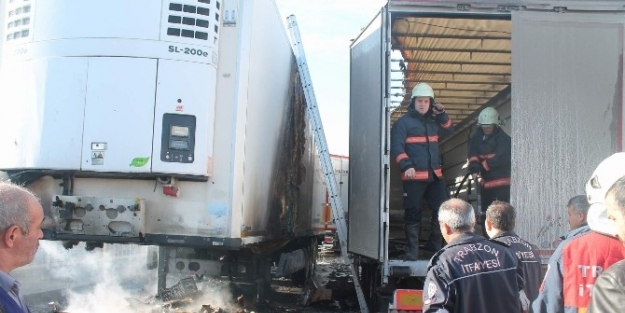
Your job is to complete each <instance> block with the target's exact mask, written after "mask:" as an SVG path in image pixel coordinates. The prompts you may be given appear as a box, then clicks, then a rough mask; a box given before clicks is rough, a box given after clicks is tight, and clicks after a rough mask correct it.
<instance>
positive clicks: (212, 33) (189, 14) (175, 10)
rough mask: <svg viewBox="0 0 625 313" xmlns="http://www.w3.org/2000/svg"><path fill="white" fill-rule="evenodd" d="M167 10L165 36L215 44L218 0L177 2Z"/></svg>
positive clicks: (181, 0)
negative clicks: (210, 41)
mask: <svg viewBox="0 0 625 313" xmlns="http://www.w3.org/2000/svg"><path fill="white" fill-rule="evenodd" d="M168 10H169V11H168V12H167V36H172V37H182V38H189V39H196V40H201V41H209V40H214V42H212V43H216V42H217V38H218V34H219V19H220V15H221V3H220V0H186V1H184V0H178V1H176V2H170V3H169V7H168Z"/></svg>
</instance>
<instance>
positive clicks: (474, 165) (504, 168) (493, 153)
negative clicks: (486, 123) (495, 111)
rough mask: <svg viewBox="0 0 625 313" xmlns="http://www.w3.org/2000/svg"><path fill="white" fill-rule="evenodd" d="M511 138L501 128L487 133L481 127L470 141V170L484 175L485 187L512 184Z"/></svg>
mask: <svg viewBox="0 0 625 313" xmlns="http://www.w3.org/2000/svg"><path fill="white" fill-rule="evenodd" d="M511 149H512V145H511V140H510V136H508V134H506V132H504V131H503V130H502V129H501V128H499V127H495V129H494V130H493V133H492V134H491V135H488V136H487V135H485V134H484V131H483V130H482V128H481V127H478V129H477V130H476V131H475V134H473V137H471V140H470V141H469V171H470V172H471V173H475V174H477V173H479V174H480V176H482V183H483V187H484V188H486V189H488V188H495V187H501V186H510V167H511V164H512V161H511Z"/></svg>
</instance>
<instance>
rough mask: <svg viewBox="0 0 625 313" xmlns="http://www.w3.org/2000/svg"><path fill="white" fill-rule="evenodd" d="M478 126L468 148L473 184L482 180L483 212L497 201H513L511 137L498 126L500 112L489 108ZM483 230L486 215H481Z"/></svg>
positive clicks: (479, 117)
mask: <svg viewBox="0 0 625 313" xmlns="http://www.w3.org/2000/svg"><path fill="white" fill-rule="evenodd" d="M477 124H478V126H480V127H478V128H477V130H476V131H475V133H474V134H473V136H472V137H471V140H470V141H469V144H468V145H469V147H468V152H469V153H468V158H469V172H471V174H472V176H473V181H475V182H477V179H478V175H479V176H480V177H481V181H480V185H479V187H478V188H480V195H481V207H480V208H479V209H480V210H481V211H480V212H481V213H482V214H483V213H484V212H486V209H487V208H488V206H489V205H490V204H491V202H493V201H495V200H499V201H504V202H510V167H511V153H510V151H511V140H510V136H508V134H506V132H504V131H503V129H501V127H499V113H497V110H495V109H493V108H491V107H487V108H484V109H483V110H482V112H480V115H479V116H478V119H477ZM479 219H480V224H481V226H482V230H484V225H483V216H479Z"/></svg>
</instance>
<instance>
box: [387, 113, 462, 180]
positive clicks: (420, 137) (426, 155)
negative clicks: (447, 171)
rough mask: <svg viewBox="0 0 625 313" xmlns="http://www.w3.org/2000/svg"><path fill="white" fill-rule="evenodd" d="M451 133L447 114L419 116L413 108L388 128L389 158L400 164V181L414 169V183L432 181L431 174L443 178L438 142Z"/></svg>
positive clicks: (451, 129) (450, 122)
mask: <svg viewBox="0 0 625 313" xmlns="http://www.w3.org/2000/svg"><path fill="white" fill-rule="evenodd" d="M453 131H454V126H453V123H452V121H451V119H450V118H449V116H448V115H447V113H441V114H437V115H436V116H433V115H432V113H431V110H430V111H429V112H428V113H426V114H425V115H421V114H419V112H417V111H416V110H415V109H414V108H413V107H412V106H410V107H408V113H407V114H405V115H404V116H402V117H401V118H399V119H398V120H397V121H396V122H395V124H393V127H392V128H391V157H392V158H393V159H394V160H395V161H396V162H397V163H398V164H399V167H400V169H401V171H402V180H407V178H406V177H405V175H404V173H405V172H406V170H408V169H410V168H414V169H415V172H416V178H415V179H414V180H420V181H429V180H432V179H433V178H434V177H432V175H431V173H434V175H436V176H437V177H439V178H441V177H443V172H442V171H441V161H440V158H441V156H440V150H439V142H440V140H442V139H443V138H445V137H446V136H448V135H450V134H451V133H453Z"/></svg>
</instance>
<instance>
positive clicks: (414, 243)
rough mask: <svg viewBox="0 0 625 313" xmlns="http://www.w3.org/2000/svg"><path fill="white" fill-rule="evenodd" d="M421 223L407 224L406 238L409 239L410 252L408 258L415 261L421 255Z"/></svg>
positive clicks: (405, 226) (405, 228)
mask: <svg viewBox="0 0 625 313" xmlns="http://www.w3.org/2000/svg"><path fill="white" fill-rule="evenodd" d="M419 226H420V225H419V224H406V225H404V230H405V231H406V239H407V240H408V253H407V254H406V260H409V261H415V260H417V259H418V257H419V228H420V227H419Z"/></svg>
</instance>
